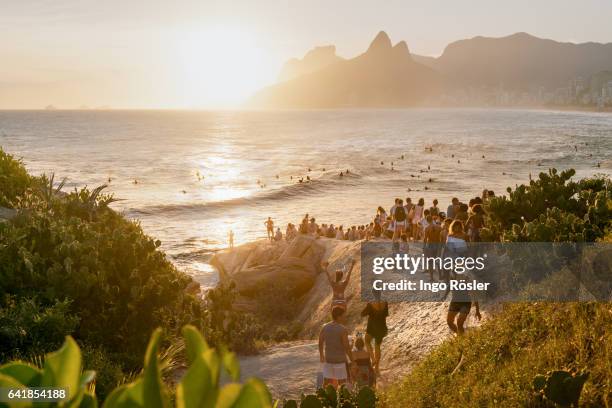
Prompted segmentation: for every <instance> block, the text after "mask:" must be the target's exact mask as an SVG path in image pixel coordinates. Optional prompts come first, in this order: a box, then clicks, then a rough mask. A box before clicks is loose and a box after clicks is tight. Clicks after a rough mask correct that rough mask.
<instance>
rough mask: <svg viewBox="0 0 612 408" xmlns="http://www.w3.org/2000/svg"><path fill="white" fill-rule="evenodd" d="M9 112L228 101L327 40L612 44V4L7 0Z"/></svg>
mask: <svg viewBox="0 0 612 408" xmlns="http://www.w3.org/2000/svg"><path fill="white" fill-rule="evenodd" d="M0 7H1V12H0V36H1V38H2V39H3V41H2V42H0V60H1V61H2V63H1V64H0V78H1V79H0V109H41V108H44V107H45V106H47V105H53V106H56V107H58V108H65V109H77V108H85V107H87V108H99V107H112V108H178V109H192V108H195V109H199V108H228V107H230V108H231V107H237V106H239V105H240V103H241V102H242V101H244V100H245V99H246V98H248V97H249V95H251V94H253V92H254V91H256V90H258V89H260V88H261V87H264V86H266V85H269V84H271V83H274V82H275V81H276V79H277V76H278V73H279V71H280V69H281V67H282V65H283V63H284V62H285V61H286V60H288V59H289V58H292V57H299V58H301V57H302V56H303V55H304V54H305V53H306V52H307V51H308V50H309V49H311V48H312V47H314V46H316V45H326V44H334V45H336V47H337V52H338V54H339V55H341V56H343V57H352V56H355V55H356V54H358V53H360V52H362V51H364V50H365V48H366V47H367V45H368V43H369V42H370V41H371V40H372V38H373V37H374V35H376V33H377V32H378V31H379V30H385V31H386V32H387V33H389V35H390V36H391V38H392V39H393V40H394V41H399V40H402V39H403V40H406V42H407V43H408V46H409V48H410V50H411V52H413V53H416V54H421V55H431V56H437V55H440V54H441V53H442V51H443V50H444V47H445V46H446V45H447V44H448V43H450V42H452V41H456V40H459V39H463V38H470V37H473V36H476V35H484V36H504V35H508V34H512V33H515V32H519V31H525V32H529V33H530V34H533V35H536V36H539V37H543V38H552V39H555V40H558V41H572V42H587V41H596V42H610V41H612V25H611V24H609V16H610V15H612V3H611V2H609V1H603V0H602V1H597V0H587V1H580V2H579V1H566V2H558V1H552V0H546V1H538V2H534V1H503V2H502V1H496V2H490V1H484V0H477V1H472V2H470V3H469V7H467V5H466V4H465V3H464V2H456V1H434V2H417V1H390V2H382V3H381V2H374V1H368V2H366V1H335V2H323V1H308V2H305V1H294V2H278V1H272V0H262V1H259V2H253V1H232V2H221V1H218V2H217V1H196V0H183V1H176V2H164V1H157V0H155V1H131V2H123V1H118V0H111V1H105V2H93V1H76V0H72V1H70V0H56V1H42V0H41V1H33V0H31V1H13V0H1V1H0Z"/></svg>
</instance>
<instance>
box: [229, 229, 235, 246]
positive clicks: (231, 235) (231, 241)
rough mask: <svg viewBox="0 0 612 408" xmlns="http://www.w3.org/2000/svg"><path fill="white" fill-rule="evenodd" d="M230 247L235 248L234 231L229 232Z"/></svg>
mask: <svg viewBox="0 0 612 408" xmlns="http://www.w3.org/2000/svg"><path fill="white" fill-rule="evenodd" d="M229 247H230V248H233V247H234V231H232V230H230V232H229Z"/></svg>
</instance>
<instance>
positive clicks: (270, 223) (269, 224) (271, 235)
mask: <svg viewBox="0 0 612 408" xmlns="http://www.w3.org/2000/svg"><path fill="white" fill-rule="evenodd" d="M264 224H265V225H266V229H267V232H268V240H270V242H272V241H273V240H274V221H272V217H268V219H267V220H266V222H264Z"/></svg>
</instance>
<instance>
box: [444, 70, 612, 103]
mask: <svg viewBox="0 0 612 408" xmlns="http://www.w3.org/2000/svg"><path fill="white" fill-rule="evenodd" d="M440 102H441V103H442V104H443V105H466V106H500V107H504V106H506V107H512V106H534V107H535V106H583V107H597V108H600V109H602V108H606V107H612V75H611V76H610V78H609V79H605V80H603V81H601V80H598V81H595V80H594V79H593V78H591V79H590V80H585V79H584V78H582V77H576V78H572V79H571V80H569V81H568V83H567V86H564V87H559V88H556V89H547V88H545V87H543V86H540V87H538V88H535V89H533V90H512V89H506V88H505V87H504V85H503V84H499V85H497V86H494V87H485V86H482V87H468V88H462V89H456V90H454V91H448V92H446V93H444V94H443V95H442V96H441V98H440Z"/></svg>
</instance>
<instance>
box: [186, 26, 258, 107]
mask: <svg viewBox="0 0 612 408" xmlns="http://www.w3.org/2000/svg"><path fill="white" fill-rule="evenodd" d="M177 42H178V45H177V50H178V64H177V65H178V67H177V68H178V69H177V71H178V73H177V75H178V76H179V78H178V83H179V84H180V85H179V87H180V90H179V93H180V95H179V96H180V98H181V99H182V100H183V102H184V104H185V105H187V106H192V107H200V106H206V107H210V106H213V107H228V106H230V107H231V106H235V105H239V104H240V103H242V102H243V101H244V100H246V99H247V98H248V97H249V96H250V95H251V94H253V92H255V91H256V90H257V89H259V88H261V87H262V86H263V85H264V81H265V74H266V71H267V70H266V69H265V68H266V67H264V53H263V50H262V49H261V48H260V47H258V45H257V41H256V39H255V37H254V35H253V34H252V33H249V32H247V31H245V30H243V29H240V28H236V27H226V26H218V27H208V28H202V29H194V30H188V31H183V32H181V33H180V35H179V36H178V38H177Z"/></svg>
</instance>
